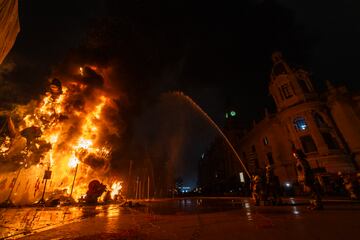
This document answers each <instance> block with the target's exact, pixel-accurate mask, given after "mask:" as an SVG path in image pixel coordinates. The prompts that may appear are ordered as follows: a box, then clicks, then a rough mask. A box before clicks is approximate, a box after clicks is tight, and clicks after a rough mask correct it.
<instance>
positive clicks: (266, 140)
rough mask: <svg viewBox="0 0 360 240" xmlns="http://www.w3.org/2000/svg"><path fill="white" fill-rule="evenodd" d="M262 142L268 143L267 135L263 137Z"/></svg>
mask: <svg viewBox="0 0 360 240" xmlns="http://www.w3.org/2000/svg"><path fill="white" fill-rule="evenodd" d="M263 142H264V145H268V144H269V139H268V138H267V137H264V139H263Z"/></svg>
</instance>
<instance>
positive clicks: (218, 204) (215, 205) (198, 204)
mask: <svg viewBox="0 0 360 240" xmlns="http://www.w3.org/2000/svg"><path fill="white" fill-rule="evenodd" d="M243 206H244V202H243V200H241V199H221V200H220V199H215V198H214V199H212V198H184V199H176V200H173V199H170V200H167V201H153V202H149V203H147V204H146V205H145V206H144V207H143V208H139V209H140V210H142V211H146V212H151V213H154V214H160V215H173V214H194V213H211V212H222V211H230V210H236V209H242V208H243Z"/></svg>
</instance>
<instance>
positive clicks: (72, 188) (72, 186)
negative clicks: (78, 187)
mask: <svg viewBox="0 0 360 240" xmlns="http://www.w3.org/2000/svg"><path fill="white" fill-rule="evenodd" d="M78 166H79V163H76V167H75V174H74V179H73V182H72V185H71V191H70V196H69V198H70V199H71V196H72V193H73V190H74V184H75V179H76V174H77V170H78Z"/></svg>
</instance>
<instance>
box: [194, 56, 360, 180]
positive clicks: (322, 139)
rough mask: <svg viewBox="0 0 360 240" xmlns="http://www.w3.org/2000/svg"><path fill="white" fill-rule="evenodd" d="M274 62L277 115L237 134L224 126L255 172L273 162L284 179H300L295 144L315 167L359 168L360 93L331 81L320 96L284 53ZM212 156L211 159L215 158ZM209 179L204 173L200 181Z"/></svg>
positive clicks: (326, 169) (334, 170) (333, 169)
mask: <svg viewBox="0 0 360 240" xmlns="http://www.w3.org/2000/svg"><path fill="white" fill-rule="evenodd" d="M272 60H273V68H272V72H271V76H270V83H269V92H270V94H271V95H272V97H273V99H274V101H275V104H276V110H277V111H276V113H274V114H269V113H267V111H266V113H265V118H264V119H262V120H261V121H260V122H258V123H255V122H254V126H253V128H252V129H251V130H249V131H247V132H246V133H245V134H242V135H240V134H238V131H239V129H237V128H236V127H235V128H233V129H234V130H232V129H227V130H225V131H226V134H227V135H228V136H229V137H230V138H231V139H232V141H233V143H234V144H235V145H236V149H237V151H238V153H239V154H240V156H241V158H242V160H243V161H244V162H245V163H246V166H247V168H248V170H249V171H250V172H251V174H261V173H262V172H263V171H264V169H265V163H266V162H267V161H269V162H270V163H272V164H273V165H274V168H275V174H277V175H278V176H279V178H280V181H281V182H282V183H285V182H292V181H295V179H296V172H295V160H294V158H293V156H292V148H293V147H296V148H297V149H301V150H303V152H304V153H305V154H306V156H307V158H308V160H309V162H310V164H311V167H312V168H313V169H317V170H319V171H320V170H321V171H323V172H326V173H337V172H339V171H341V172H354V171H356V170H357V167H358V166H360V96H359V95H356V94H352V93H350V92H349V91H348V90H347V89H346V87H343V86H342V87H334V86H333V85H332V84H331V83H330V82H327V91H326V92H325V93H323V94H319V93H318V92H317V91H315V89H314V87H313V84H312V81H311V79H310V77H309V73H308V72H307V71H305V70H303V69H301V68H292V67H290V66H289V64H288V63H287V62H286V61H285V60H284V59H283V57H282V55H281V53H279V52H276V53H274V54H273V55H272ZM205 155H206V154H205ZM225 155H227V154H225ZM211 158H212V157H208V159H206V160H209V161H213V160H214V159H211ZM224 158H228V157H224ZM231 159H232V161H236V160H234V158H231ZM206 160H203V161H201V163H200V164H202V163H204V162H205V161H206ZM216 160H220V158H217V159H215V161H216ZM225 161H227V160H225ZM209 164H210V163H207V165H209ZM203 165H204V164H203ZM212 165H215V166H219V165H221V164H219V163H218V164H215V163H212ZM234 166H235V167H234V168H233V169H232V170H229V175H228V177H227V178H229V177H230V176H233V175H236V174H239V171H241V168H240V166H239V164H238V163H237V164H235V165H234ZM201 168H202V166H200V169H201ZM201 171H203V172H204V170H200V172H201ZM207 172H214V170H208V171H207ZM224 179H226V177H225V178H224ZM206 181H207V180H205V179H201V176H199V182H200V183H201V182H206Z"/></svg>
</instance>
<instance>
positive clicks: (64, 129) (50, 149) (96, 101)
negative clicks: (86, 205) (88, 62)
mask: <svg viewBox="0 0 360 240" xmlns="http://www.w3.org/2000/svg"><path fill="white" fill-rule="evenodd" d="M109 113H110V114H111V113H112V114H114V113H117V106H116V105H115V104H114V102H113V101H112V99H111V98H110V97H108V95H107V90H106V87H105V86H104V79H103V77H102V76H101V75H100V74H98V73H97V72H95V71H94V69H92V68H91V67H85V68H81V72H80V74H77V75H71V77H67V78H66V79H65V80H63V81H60V80H59V79H58V78H53V79H51V81H50V82H49V87H48V91H47V92H46V94H45V96H44V97H43V98H42V99H41V100H40V101H39V102H35V101H33V102H30V103H29V104H27V105H25V106H18V107H16V108H15V109H14V110H13V111H12V112H11V113H9V114H7V115H6V116H3V117H2V118H1V119H0V120H1V126H0V127H1V129H0V130H1V132H0V164H1V166H2V168H1V169H0V172H1V175H2V176H3V177H2V178H1V177H0V185H1V183H2V182H4V181H5V180H7V179H11V178H13V176H14V174H15V173H19V174H17V177H16V179H15V178H14V179H15V183H14V184H13V185H16V186H12V188H13V189H12V191H10V192H11V193H12V192H13V190H14V188H15V190H14V193H16V194H14V195H16V202H18V203H20V204H21V203H30V202H33V201H36V199H37V198H39V196H40V195H41V190H40V189H41V187H42V186H41V184H44V180H45V184H46V181H49V183H48V189H46V191H47V192H48V193H49V194H47V195H49V196H51V194H52V193H55V192H56V193H64V194H63V195H67V196H68V197H71V198H74V199H79V198H80V196H83V195H84V194H85V192H86V189H87V187H88V186H87V185H88V183H89V182H91V181H92V180H94V179H99V178H101V179H102V180H103V182H104V183H105V184H108V185H109V186H111V184H113V183H114V178H113V177H112V178H111V179H110V177H107V176H108V175H109V166H110V161H109V159H110V157H111V145H110V144H109V143H108V142H107V141H106V139H107V138H108V137H109V136H110V135H114V134H115V135H116V134H117V124H116V123H114V122H112V120H111V119H113V118H111V117H109V116H107V114H109ZM20 171H21V173H20ZM44 171H51V172H52V177H51V179H50V178H49V179H46V178H45V177H42V176H43V175H44V174H43V173H44ZM14 179H13V182H14ZM116 181H117V182H119V181H118V179H117V180H116ZM24 183H26V184H24ZM5 185H6V184H5ZM45 186H46V185H45ZM6 190H8V189H6V187H5V191H1V186H0V202H1V201H3V200H4V199H5V198H6V194H7V192H8V191H6ZM4 192H5V193H4ZM44 192H45V187H44ZM43 195H44V194H43ZM60 195H61V194H60ZM9 196H10V195H9ZM8 198H9V197H8ZM14 198H15V196H14Z"/></svg>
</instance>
